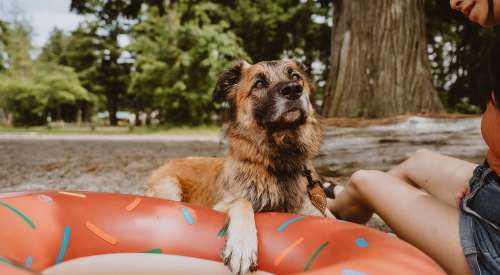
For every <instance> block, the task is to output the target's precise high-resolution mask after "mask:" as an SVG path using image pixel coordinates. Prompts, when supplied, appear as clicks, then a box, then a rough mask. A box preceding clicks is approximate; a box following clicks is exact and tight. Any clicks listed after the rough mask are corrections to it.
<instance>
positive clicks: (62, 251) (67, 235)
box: [56, 225, 71, 264]
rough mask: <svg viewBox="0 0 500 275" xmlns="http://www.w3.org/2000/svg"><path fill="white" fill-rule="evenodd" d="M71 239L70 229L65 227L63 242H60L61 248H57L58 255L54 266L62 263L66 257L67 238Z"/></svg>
mask: <svg viewBox="0 0 500 275" xmlns="http://www.w3.org/2000/svg"><path fill="white" fill-rule="evenodd" d="M70 237H71V227H69V226H68V225H66V226H65V227H64V235H63V240H62V242H61V247H60V248H59V254H58V255H57V259H56V264H58V263H60V262H62V261H63V259H64V256H65V255H66V250H68V245H69V238H70Z"/></svg>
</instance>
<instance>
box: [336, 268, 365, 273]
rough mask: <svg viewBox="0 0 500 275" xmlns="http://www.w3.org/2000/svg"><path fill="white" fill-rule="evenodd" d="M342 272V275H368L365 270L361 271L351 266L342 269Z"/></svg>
mask: <svg viewBox="0 0 500 275" xmlns="http://www.w3.org/2000/svg"><path fill="white" fill-rule="evenodd" d="M340 273H342V275H366V274H365V273H364V272H359V271H356V270H354V269H349V268H344V269H342V270H341V271H340Z"/></svg>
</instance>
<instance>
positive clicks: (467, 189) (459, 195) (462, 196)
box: [457, 185, 470, 208]
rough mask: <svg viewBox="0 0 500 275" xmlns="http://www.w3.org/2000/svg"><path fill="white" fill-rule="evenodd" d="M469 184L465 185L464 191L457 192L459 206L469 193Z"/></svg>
mask: <svg viewBox="0 0 500 275" xmlns="http://www.w3.org/2000/svg"><path fill="white" fill-rule="evenodd" d="M469 191H470V189H469V185H466V186H464V189H463V190H462V192H458V193H457V207H458V208H460V203H461V202H462V199H463V198H464V197H465V195H467V194H468V193H469Z"/></svg>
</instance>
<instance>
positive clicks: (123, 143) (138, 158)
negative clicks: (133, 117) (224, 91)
mask: <svg viewBox="0 0 500 275" xmlns="http://www.w3.org/2000/svg"><path fill="white" fill-rule="evenodd" d="M222 152H223V148H222V146H221V145H220V144H219V142H218V137H217V136H182V137H180V136H154V137H152V136H139V137H131V136H128V135H127V136H99V137H91V136H71V137H70V136H66V135H65V136H38V135H35V136H28V135H9V136H7V135H0V192H7V191H18V190H47V189H64V190H67V189H72V190H88V191H107V192H119V193H133V194H140V193H141V192H142V185H143V183H144V181H145V180H146V179H147V177H148V175H149V174H150V173H151V171H153V170H154V169H156V168H158V167H159V166H160V165H161V164H162V163H164V162H165V161H166V160H167V159H172V158H179V157H186V156H218V155H221V153H222Z"/></svg>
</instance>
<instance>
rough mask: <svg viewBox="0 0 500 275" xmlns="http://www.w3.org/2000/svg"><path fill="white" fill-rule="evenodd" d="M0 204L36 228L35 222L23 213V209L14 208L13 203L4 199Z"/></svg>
mask: <svg viewBox="0 0 500 275" xmlns="http://www.w3.org/2000/svg"><path fill="white" fill-rule="evenodd" d="M0 205H1V206H3V207H5V208H7V209H9V210H10V211H12V212H14V213H15V214H16V215H18V216H19V217H21V218H22V219H23V220H24V221H25V222H27V223H28V224H29V225H30V226H31V228H33V229H35V224H34V223H33V222H32V221H31V220H30V219H29V218H28V217H26V216H25V215H24V214H23V213H21V211H19V210H17V209H16V208H14V207H13V206H11V205H8V204H6V203H5V202H3V201H0Z"/></svg>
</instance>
